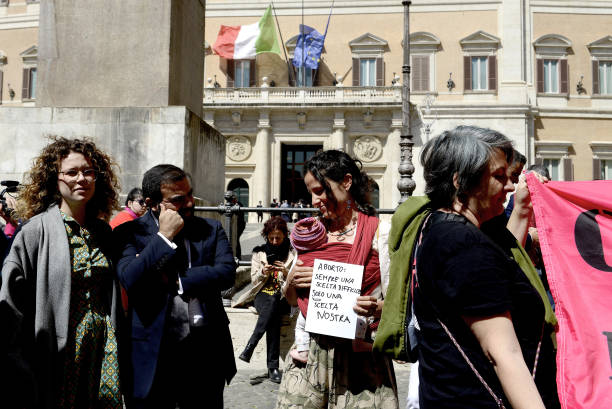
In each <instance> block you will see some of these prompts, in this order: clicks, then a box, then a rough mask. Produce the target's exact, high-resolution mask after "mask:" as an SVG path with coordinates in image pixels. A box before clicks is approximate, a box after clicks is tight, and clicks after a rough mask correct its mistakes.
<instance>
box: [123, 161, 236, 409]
mask: <svg viewBox="0 0 612 409" xmlns="http://www.w3.org/2000/svg"><path fill="white" fill-rule="evenodd" d="M142 190H143V195H144V197H145V200H146V202H147V206H148V208H149V211H148V212H147V213H146V214H145V215H144V216H143V217H141V218H139V219H136V220H134V221H131V222H128V223H125V224H122V225H121V226H119V227H117V228H116V229H115V230H114V231H113V236H114V237H115V239H116V243H117V245H118V262H117V272H118V275H119V279H120V281H121V284H122V286H123V287H124V288H125V289H126V291H127V294H128V302H129V311H128V320H129V324H130V332H131V339H130V340H129V342H124V344H123V348H124V351H123V352H126V351H125V349H126V347H127V353H126V354H124V355H123V357H122V382H123V385H122V389H123V390H124V393H125V394H126V397H127V402H128V407H130V408H172V409H175V408H176V405H177V404H178V405H179V406H180V407H181V408H191V407H198V408H200V407H207V408H222V407H223V388H224V385H225V382H228V383H229V381H230V380H231V379H232V377H233V376H234V374H235V373H236V364H235V361H234V351H233V347H232V340H231V336H230V332H229V327H228V324H229V320H228V318H227V315H226V313H225V310H224V309H223V305H222V302H221V297H220V291H221V290H224V289H227V288H229V287H231V286H232V285H233V284H234V278H235V271H236V264H235V262H234V258H233V256H232V249H231V247H230V245H229V242H228V240H227V237H226V235H225V232H224V231H223V228H222V227H221V224H220V223H219V222H217V221H215V220H213V219H204V218H200V217H195V216H194V214H193V206H194V199H193V190H192V188H191V183H190V180H189V178H188V177H187V175H186V174H185V172H184V171H183V170H182V169H180V168H177V167H176V166H173V165H158V166H155V167H153V168H151V169H150V170H148V171H147V172H146V173H145V175H144V178H143V182H142ZM126 341H127V340H126Z"/></svg>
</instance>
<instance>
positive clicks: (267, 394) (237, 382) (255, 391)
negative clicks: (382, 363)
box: [224, 366, 410, 409]
mask: <svg viewBox="0 0 612 409" xmlns="http://www.w3.org/2000/svg"><path fill="white" fill-rule="evenodd" d="M265 373H266V370H265V369H259V370H257V369H241V370H238V373H237V374H236V376H235V377H234V379H233V380H232V383H231V384H230V385H229V386H226V387H225V393H224V406H225V408H227V409H273V408H274V406H275V404H276V393H277V392H278V385H277V384H275V383H273V382H270V381H269V380H267V379H265V380H263V382H261V383H259V384H256V385H251V384H250V379H251V378H255V377H257V376H258V375H263V374H265ZM409 373H410V370H409V369H408V368H407V367H406V366H403V367H398V366H396V372H395V375H396V377H397V384H398V392H399V402H400V408H404V407H405V405H406V403H405V402H406V394H407V392H408V375H409Z"/></svg>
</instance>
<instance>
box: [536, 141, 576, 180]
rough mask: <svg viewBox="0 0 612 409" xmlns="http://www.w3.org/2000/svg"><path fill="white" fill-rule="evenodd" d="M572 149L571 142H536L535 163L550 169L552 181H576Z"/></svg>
mask: <svg viewBox="0 0 612 409" xmlns="http://www.w3.org/2000/svg"><path fill="white" fill-rule="evenodd" d="M571 147H572V143H571V142H557V141H536V142H535V148H536V158H535V163H536V164H540V165H543V166H545V167H546V168H547V169H548V173H550V178H551V180H574V166H573V163H572V159H571V158H570V157H569V155H570V149H571Z"/></svg>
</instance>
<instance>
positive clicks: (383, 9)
mask: <svg viewBox="0 0 612 409" xmlns="http://www.w3.org/2000/svg"><path fill="white" fill-rule="evenodd" d="M269 3H270V2H269V0H234V1H232V2H231V3H230V2H227V1H224V2H211V1H207V2H206V17H229V16H235V17H238V16H242V17H245V16H253V17H261V15H262V14H263V12H264V10H265V9H266V7H268V4H269ZM501 3H502V0H412V5H411V6H410V11H411V12H414V13H418V12H432V11H449V10H455V11H466V10H497V8H498V7H499V6H500V4H501ZM330 5H331V2H330V1H309V2H308V3H307V7H305V9H304V14H305V15H327V14H329V7H330ZM274 6H275V8H276V14H277V15H279V16H282V15H291V16H295V15H301V14H302V2H301V0H293V1H291V0H284V1H277V2H275V3H274ZM403 10H404V9H403V6H402V4H401V2H399V1H397V0H377V1H370V0H339V1H336V2H335V4H334V10H333V14H335V15H341V14H388V13H402V12H403Z"/></svg>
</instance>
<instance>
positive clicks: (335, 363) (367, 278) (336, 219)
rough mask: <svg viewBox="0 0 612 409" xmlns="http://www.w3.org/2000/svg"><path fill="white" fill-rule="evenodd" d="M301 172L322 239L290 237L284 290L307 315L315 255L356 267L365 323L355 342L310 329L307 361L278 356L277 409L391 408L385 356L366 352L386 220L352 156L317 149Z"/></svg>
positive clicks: (382, 278)
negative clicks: (294, 255)
mask: <svg viewBox="0 0 612 409" xmlns="http://www.w3.org/2000/svg"><path fill="white" fill-rule="evenodd" d="M305 172H306V174H305V175H304V182H305V183H306V187H307V188H308V191H309V192H310V194H311V197H312V205H313V206H314V207H317V208H319V210H320V212H321V214H320V216H319V221H320V222H321V223H322V225H323V227H324V228H323V230H324V232H323V234H324V235H326V239H327V240H325V237H323V239H321V237H319V236H320V235H319V234H313V235H312V237H310V239H309V240H308V242H309V243H305V244H307V245H304V246H302V245H300V246H298V245H296V242H295V241H294V246H296V247H300V248H301V249H302V250H301V251H300V252H299V257H298V261H297V262H296V266H295V267H294V268H293V269H292V270H291V271H290V272H289V275H288V276H287V280H286V284H285V286H284V287H283V292H284V294H285V296H286V297H287V301H288V302H289V303H290V304H292V305H297V306H298V307H299V309H300V312H301V313H302V315H304V317H306V319H308V316H307V312H308V303H309V292H310V286H311V283H312V272H313V264H314V260H315V259H322V260H329V261H336V262H342V263H349V264H358V265H362V266H363V276H362V277H363V278H362V284H361V293H360V295H359V296H358V297H357V301H356V304H355V306H354V307H353V311H354V312H355V313H357V314H358V315H360V316H361V317H362V320H363V321H364V322H365V323H366V325H365V327H366V328H365V334H364V335H362V336H360V337H359V338H356V339H354V340H347V339H344V338H336V337H331V336H327V335H321V334H316V333H311V334H310V335H311V336H310V341H309V344H308V357H307V359H306V363H305V364H303V363H301V362H299V361H300V360H299V359H297V360H292V359H291V358H290V357H291V356H293V355H292V354H291V352H290V354H289V355H288V357H287V359H286V360H285V371H284V373H283V376H282V381H281V386H280V389H279V392H278V399H277V402H276V407H277V409H285V408H293V407H303V408H320V409H324V408H327V409H340V408H344V409H349V408H350V409H359V408H379V409H397V408H398V401H397V394H396V390H397V389H396V386H395V375H394V372H393V366H392V363H391V360H390V359H389V358H387V357H385V356H382V355H380V354H375V353H373V352H372V340H373V338H374V336H375V333H376V330H377V329H378V323H379V320H380V315H381V312H382V307H383V299H384V295H385V293H386V289H387V283H388V282H389V281H388V271H389V251H388V246H387V242H388V234H389V228H390V225H389V224H388V223H384V222H380V220H379V219H378V218H377V217H376V216H375V209H374V208H373V207H372V205H371V204H370V200H369V196H370V192H371V187H372V180H371V179H370V177H369V176H368V175H367V174H366V173H365V172H364V171H363V170H362V169H361V163H360V162H359V161H357V160H354V159H353V158H351V157H350V156H349V155H347V154H346V153H344V152H342V151H338V150H328V151H323V152H319V153H317V154H316V155H315V156H313V157H312V158H311V159H310V160H309V161H308V162H307V163H306V165H305ZM294 229H295V228H294ZM329 291H333V290H331V289H330V290H329ZM296 347H297V345H294V346H292V348H291V349H294V348H296Z"/></svg>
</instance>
